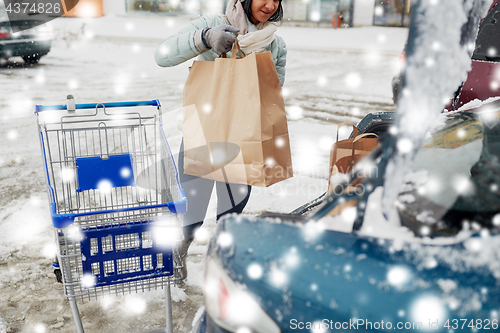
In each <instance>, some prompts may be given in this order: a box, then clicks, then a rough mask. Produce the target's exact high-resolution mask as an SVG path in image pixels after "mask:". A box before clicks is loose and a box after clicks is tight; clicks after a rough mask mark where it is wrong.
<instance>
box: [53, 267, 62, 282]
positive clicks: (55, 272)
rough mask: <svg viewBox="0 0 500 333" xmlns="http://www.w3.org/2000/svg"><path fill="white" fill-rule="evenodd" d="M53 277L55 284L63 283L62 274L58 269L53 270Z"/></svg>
mask: <svg viewBox="0 0 500 333" xmlns="http://www.w3.org/2000/svg"><path fill="white" fill-rule="evenodd" d="M54 275H55V276H56V280H57V282H59V283H62V282H63V280H62V273H61V270H60V269H59V268H56V269H54Z"/></svg>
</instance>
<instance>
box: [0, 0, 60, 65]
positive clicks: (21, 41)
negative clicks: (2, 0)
mask: <svg viewBox="0 0 500 333" xmlns="http://www.w3.org/2000/svg"><path fill="white" fill-rule="evenodd" d="M39 23H40V25H37V24H39ZM41 23H42V22H36V20H29V21H28V20H13V21H10V22H9V19H8V17H7V14H6V13H5V11H4V8H3V6H0V59H2V58H3V59H9V58H11V57H22V58H23V60H24V61H25V62H26V63H27V64H36V63H38V61H40V58H41V57H42V56H44V55H46V54H47V53H49V51H50V48H51V45H52V39H51V34H50V31H49V30H48V28H47V26H46V25H45V24H41ZM34 25H37V26H35V27H34V28H31V27H33V26H34ZM14 27H15V28H16V29H14V30H16V31H17V29H19V30H21V31H20V32H16V33H14V32H13V28H14ZM25 29H26V30H25Z"/></svg>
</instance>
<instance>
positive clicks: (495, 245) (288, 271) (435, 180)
mask: <svg viewBox="0 0 500 333" xmlns="http://www.w3.org/2000/svg"><path fill="white" fill-rule="evenodd" d="M376 122H377V121H369V122H367V123H368V124H369V123H376ZM430 133H431V135H430V136H429V137H428V138H427V140H426V142H425V143H424V144H423V146H422V148H421V149H420V151H419V153H418V155H417V156H416V158H415V163H414V164H413V167H412V171H411V173H410V174H408V175H407V177H406V181H405V186H404V187H403V189H402V191H401V192H400V194H399V197H398V201H397V205H396V206H395V207H396V208H395V211H394V212H395V216H397V219H398V220H399V222H400V223H399V224H394V223H389V222H387V221H386V219H385V217H384V216H383V215H382V213H381V210H380V208H379V207H380V205H381V203H380V201H381V194H382V187H379V188H377V189H375V190H374V191H373V192H372V194H371V195H370V196H369V198H368V202H364V201H363V200H361V196H362V191H363V190H362V189H361V192H359V191H358V190H359V189H358V190H356V191H353V192H349V193H345V192H344V193H341V192H337V191H335V193H340V194H335V193H334V194H332V195H330V196H328V197H326V198H324V199H319V200H317V201H316V202H312V203H310V204H308V205H306V206H304V207H301V208H300V209H297V210H296V211H294V212H293V213H292V214H267V215H263V216H260V217H253V218H249V217H242V216H230V217H227V218H225V219H223V220H222V221H220V222H219V224H218V227H217V230H216V233H215V235H214V237H213V238H212V240H211V243H210V246H209V250H208V255H207V266H206V271H205V289H204V295H205V313H204V314H203V315H202V316H201V317H200V319H199V320H198V322H197V324H196V325H195V328H194V332H197V333H200V332H212V333H213V332H222V333H226V332H238V333H241V332H262V333H263V332H276V333H278V332H297V331H299V332H333V331H336V330H343V331H346V332H351V331H352V332H354V331H361V332H384V331H394V330H400V331H402V330H405V331H412V332H413V331H424V332H425V331H433V332H452V331H454V332H478V331H481V330H483V329H489V330H491V331H498V328H499V326H498V325H499V319H500V264H499V262H500V234H499V231H500V171H499V170H500V101H499V102H493V103H489V104H487V105H484V106H482V107H481V108H476V109H474V110H471V111H466V112H459V113H454V114H442V115H441V119H439V120H438V121H437V122H436V123H435V125H434V126H433V128H432V130H431V131H430ZM381 156H382V157H381ZM380 158H383V152H381V151H380V150H378V151H374V152H372V154H371V155H369V156H368V158H367V159H365V160H363V161H362V162H360V163H364V164H365V167H366V166H370V165H372V164H371V162H375V161H377V160H378V159H380ZM361 167H362V166H360V168H361ZM372 175H373V176H372V177H373V178H375V179H376V178H378V177H383V175H381V174H380V175H376V173H375V174H373V173H372ZM318 204H319V205H318ZM304 212H305V213H306V215H300V214H302V213H304ZM360 212H361V214H360ZM357 216H358V217H359V216H363V218H362V220H361V222H362V223H361V225H359V226H357V227H356V226H355V219H356V217H357Z"/></svg>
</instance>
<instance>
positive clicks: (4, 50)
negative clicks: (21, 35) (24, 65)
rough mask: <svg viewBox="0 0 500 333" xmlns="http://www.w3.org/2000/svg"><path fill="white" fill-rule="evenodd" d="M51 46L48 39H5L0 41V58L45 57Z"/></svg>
mask: <svg viewBox="0 0 500 333" xmlns="http://www.w3.org/2000/svg"><path fill="white" fill-rule="evenodd" d="M51 46H52V41H51V40H50V39H26V40H16V39H7V40H1V41H0V58H9V57H23V56H30V55H34V54H38V55H41V56H42V55H45V54H47V53H49V51H50V48H51Z"/></svg>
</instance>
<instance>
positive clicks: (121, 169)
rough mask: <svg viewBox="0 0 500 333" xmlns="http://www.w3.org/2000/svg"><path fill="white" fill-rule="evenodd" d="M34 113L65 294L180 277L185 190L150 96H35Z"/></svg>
mask: <svg viewBox="0 0 500 333" xmlns="http://www.w3.org/2000/svg"><path fill="white" fill-rule="evenodd" d="M36 114H37V116H38V118H37V120H38V129H39V132H40V143H41V149H42V154H43V158H44V163H45V168H46V176H47V185H48V194H49V201H50V209H51V215H52V220H53V224H54V228H55V234H56V241H57V245H58V253H57V261H58V262H59V265H60V268H61V272H62V280H63V283H64V291H65V295H66V296H67V297H68V298H69V299H70V301H72V300H73V299H74V298H78V299H79V300H82V301H83V300H88V299H91V298H96V297H98V296H99V295H103V294H115V295H116V294H125V293H130V292H134V291H135V292H138V291H146V290H154V289H158V288H163V287H165V286H169V285H170V283H172V282H173V283H176V281H179V280H180V279H181V278H182V273H181V269H182V262H181V258H180V254H179V253H178V250H177V249H178V248H179V246H177V244H178V242H180V241H181V240H182V232H181V228H180V226H181V225H182V221H181V219H182V214H183V213H184V212H185V211H186V196H185V194H184V192H183V190H182V189H181V187H180V185H179V182H178V174H177V169H176V167H175V163H174V160H173V157H172V153H171V151H170V148H169V146H168V142H167V140H166V137H165V134H164V133H163V129H162V126H161V108H160V104H159V102H158V101H157V100H155V101H146V102H127V103H106V104H97V105H96V104H77V105H75V106H74V108H72V107H71V106H70V107H68V106H66V105H56V106H37V109H36ZM74 306H75V307H76V303H75V305H74ZM77 327H78V323H77Z"/></svg>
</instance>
